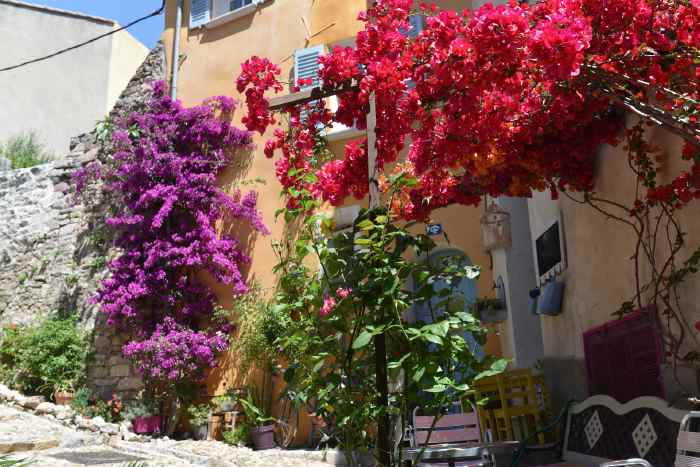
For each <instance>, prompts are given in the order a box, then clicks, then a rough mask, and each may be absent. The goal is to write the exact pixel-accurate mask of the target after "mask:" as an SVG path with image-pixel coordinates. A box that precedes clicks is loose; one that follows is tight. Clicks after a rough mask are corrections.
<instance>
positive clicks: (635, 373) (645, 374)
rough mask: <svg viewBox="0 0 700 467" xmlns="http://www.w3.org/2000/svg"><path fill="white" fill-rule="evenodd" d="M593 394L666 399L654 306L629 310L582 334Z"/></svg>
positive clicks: (619, 398) (623, 397)
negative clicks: (618, 317)
mask: <svg viewBox="0 0 700 467" xmlns="http://www.w3.org/2000/svg"><path fill="white" fill-rule="evenodd" d="M583 347H584V353H585V356H586V370H587V373H588V390H589V393H590V395H594V394H607V395H609V396H611V397H614V398H615V399H617V400H618V401H620V402H623V403H624V402H627V401H629V400H631V399H634V398H635V397H639V396H656V397H660V398H663V397H664V389H663V385H662V382H661V361H662V357H663V355H662V347H661V338H660V336H659V333H658V330H657V326H656V313H655V311H654V310H653V309H647V310H643V311H637V312H634V313H630V314H629V315H627V316H625V317H624V318H623V319H620V320H616V321H611V322H609V323H606V324H604V325H602V326H599V327H596V328H594V329H591V330H589V331H586V332H585V333H584V334H583Z"/></svg>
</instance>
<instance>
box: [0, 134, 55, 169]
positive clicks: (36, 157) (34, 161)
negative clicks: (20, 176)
mask: <svg viewBox="0 0 700 467" xmlns="http://www.w3.org/2000/svg"><path fill="white" fill-rule="evenodd" d="M0 157H4V158H5V159H8V160H9V161H10V163H11V164H12V168H13V169H25V168H28V167H34V166H35V165H40V164H45V163H46V162H49V161H50V160H51V159H52V157H51V154H50V153H49V152H48V151H47V150H46V148H45V146H44V144H43V143H42V142H41V141H40V140H39V137H38V136H37V135H36V133H33V132H29V133H23V134H20V135H17V136H13V137H11V138H9V139H8V140H7V141H6V142H5V143H4V144H3V143H0Z"/></svg>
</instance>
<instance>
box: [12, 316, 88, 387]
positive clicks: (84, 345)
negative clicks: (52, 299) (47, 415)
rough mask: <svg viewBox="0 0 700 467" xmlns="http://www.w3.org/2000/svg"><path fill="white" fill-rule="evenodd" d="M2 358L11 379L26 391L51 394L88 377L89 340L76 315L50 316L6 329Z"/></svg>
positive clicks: (15, 385)
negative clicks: (22, 325) (63, 317)
mask: <svg viewBox="0 0 700 467" xmlns="http://www.w3.org/2000/svg"><path fill="white" fill-rule="evenodd" d="M3 334H4V337H3V341H2V344H1V345H0V362H2V364H3V366H5V367H6V368H7V369H8V370H7V373H6V377H7V379H9V381H8V382H9V383H10V384H11V386H13V387H17V388H18V389H21V390H23V391H25V392H31V393H39V394H43V395H46V396H50V395H51V394H52V393H53V392H54V391H55V390H58V389H60V390H66V389H72V388H74V387H75V386H77V385H78V384H80V383H81V382H82V381H83V380H84V379H85V364H86V359H87V355H88V341H87V337H86V335H85V333H84V332H82V331H81V330H80V329H79V328H78V325H77V322H76V319H75V318H66V319H62V318H49V319H47V320H45V321H44V322H42V323H41V324H40V325H38V326H36V327H20V328H17V329H6V330H5V331H4V333H3Z"/></svg>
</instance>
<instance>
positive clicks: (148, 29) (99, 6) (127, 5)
mask: <svg viewBox="0 0 700 467" xmlns="http://www.w3.org/2000/svg"><path fill="white" fill-rule="evenodd" d="M23 1H25V2H26V3H35V4H37V5H46V6H50V7H54V8H60V9H62V10H71V11H78V12H81V13H87V14H88V15H94V16H101V17H103V18H109V19H114V20H117V21H118V22H119V24H121V25H124V24H127V23H130V22H131V21H133V20H135V19H137V18H140V17H142V16H146V15H147V14H149V13H151V12H153V11H155V10H157V9H158V8H160V5H161V3H162V2H161V0H23ZM129 31H130V32H131V34H133V35H134V36H135V37H136V38H137V39H138V40H140V41H141V42H143V43H144V44H145V45H146V46H147V47H149V48H150V47H153V46H154V45H155V43H156V42H157V41H158V39H159V38H160V34H161V32H162V31H163V16H162V15H161V16H157V17H155V18H149V19H147V20H146V21H144V22H141V23H139V24H137V25H136V26H133V27H131V28H129Z"/></svg>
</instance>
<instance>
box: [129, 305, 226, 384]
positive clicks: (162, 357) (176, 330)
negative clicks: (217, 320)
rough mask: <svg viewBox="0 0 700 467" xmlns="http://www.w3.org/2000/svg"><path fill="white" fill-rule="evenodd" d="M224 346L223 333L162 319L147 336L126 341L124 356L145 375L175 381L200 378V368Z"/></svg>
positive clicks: (212, 360) (208, 364) (212, 361)
mask: <svg viewBox="0 0 700 467" xmlns="http://www.w3.org/2000/svg"><path fill="white" fill-rule="evenodd" d="M227 347H228V337H227V336H226V335H225V334H224V333H223V332H214V333H210V334H207V333H205V332H201V331H194V330H192V329H188V328H186V327H184V326H182V325H180V324H178V323H177V322H175V320H174V319H172V318H165V320H164V321H163V324H159V325H158V326H156V330H155V331H154V332H153V334H151V336H150V337H149V338H148V339H145V340H143V341H133V342H129V343H127V344H126V345H125V346H124V356H125V357H127V358H128V359H130V360H131V361H133V362H134V363H135V364H136V367H137V368H138V370H139V372H140V373H141V374H142V375H143V376H144V377H145V378H148V379H151V380H164V381H168V382H170V383H175V384H177V383H178V382H180V381H199V380H201V378H202V375H203V371H204V369H205V368H211V367H213V366H214V365H215V363H216V356H217V355H218V354H219V353H220V352H222V351H224V350H226V348H227Z"/></svg>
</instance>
